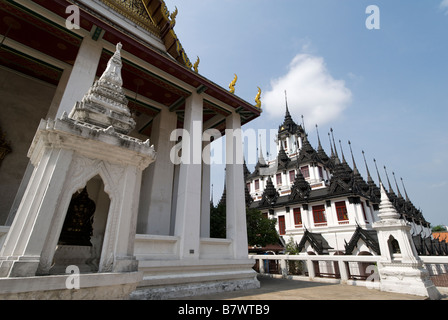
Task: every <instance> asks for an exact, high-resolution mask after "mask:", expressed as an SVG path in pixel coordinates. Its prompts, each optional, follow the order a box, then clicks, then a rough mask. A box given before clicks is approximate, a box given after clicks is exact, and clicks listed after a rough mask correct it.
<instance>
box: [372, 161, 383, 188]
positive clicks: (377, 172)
mask: <svg viewBox="0 0 448 320" xmlns="http://www.w3.org/2000/svg"><path fill="white" fill-rule="evenodd" d="M373 162H375V168H376V174H377V175H378V181H379V183H380V184H382V183H383V182H382V181H381V177H380V172H379V171H378V167H377V165H376V160H375V159H373Z"/></svg>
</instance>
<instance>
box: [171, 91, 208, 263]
mask: <svg viewBox="0 0 448 320" xmlns="http://www.w3.org/2000/svg"><path fill="white" fill-rule="evenodd" d="M202 116H203V100H202V97H201V96H200V95H199V94H197V93H196V92H193V93H192V95H191V96H190V97H189V98H188V99H187V100H186V102H185V118H184V130H185V131H186V132H187V133H188V136H189V139H188V137H186V136H184V137H183V138H182V154H183V155H185V153H187V154H188V155H189V157H188V159H184V160H186V161H183V162H182V163H181V165H180V171H179V185H178V194H177V206H176V225H175V227H174V234H175V235H176V236H178V237H180V241H179V244H180V246H179V255H180V259H198V258H199V241H200V224H201V193H202V186H201V185H202V179H201V176H202V125H203V124H202Z"/></svg>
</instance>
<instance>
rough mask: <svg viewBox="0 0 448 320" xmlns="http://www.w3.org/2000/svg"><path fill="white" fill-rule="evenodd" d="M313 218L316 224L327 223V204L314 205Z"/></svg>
mask: <svg viewBox="0 0 448 320" xmlns="http://www.w3.org/2000/svg"><path fill="white" fill-rule="evenodd" d="M313 218H314V224H316V225H321V226H323V225H327V218H326V217H325V206H324V205H320V206H314V207H313Z"/></svg>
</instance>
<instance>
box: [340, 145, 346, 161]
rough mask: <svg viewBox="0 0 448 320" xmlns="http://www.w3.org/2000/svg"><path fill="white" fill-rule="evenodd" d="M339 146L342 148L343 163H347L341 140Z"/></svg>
mask: <svg viewBox="0 0 448 320" xmlns="http://www.w3.org/2000/svg"><path fill="white" fill-rule="evenodd" d="M339 146H340V147H341V153H342V162H345V163H347V161H345V156H344V150H343V149H342V143H341V140H339Z"/></svg>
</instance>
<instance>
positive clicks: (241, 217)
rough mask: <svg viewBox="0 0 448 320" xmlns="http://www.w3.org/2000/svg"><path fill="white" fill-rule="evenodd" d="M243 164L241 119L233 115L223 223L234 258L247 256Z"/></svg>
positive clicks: (228, 137)
mask: <svg viewBox="0 0 448 320" xmlns="http://www.w3.org/2000/svg"><path fill="white" fill-rule="evenodd" d="M243 163H244V160H243V143H242V133H241V117H240V115H239V114H237V113H232V114H231V115H230V116H228V117H227V119H226V210H227V214H226V218H227V219H226V220H227V239H231V240H232V245H233V254H234V258H235V259H247V255H248V242H247V223H246V202H245V192H244V171H243Z"/></svg>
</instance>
